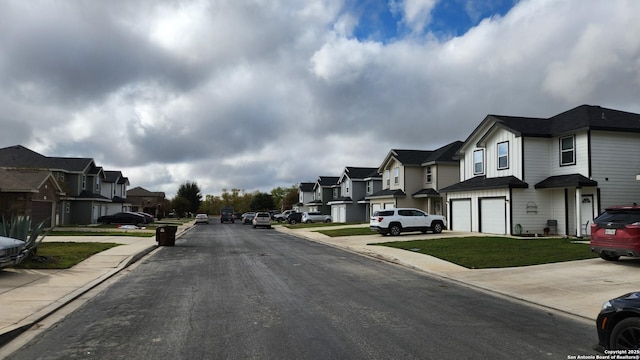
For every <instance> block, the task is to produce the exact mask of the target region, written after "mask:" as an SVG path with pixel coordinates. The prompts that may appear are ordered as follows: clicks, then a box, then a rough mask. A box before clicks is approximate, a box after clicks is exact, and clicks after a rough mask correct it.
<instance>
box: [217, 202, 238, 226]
mask: <svg viewBox="0 0 640 360" xmlns="http://www.w3.org/2000/svg"><path fill="white" fill-rule="evenodd" d="M225 222H231V223H234V222H235V218H234V216H233V206H223V207H222V208H221V209H220V223H225Z"/></svg>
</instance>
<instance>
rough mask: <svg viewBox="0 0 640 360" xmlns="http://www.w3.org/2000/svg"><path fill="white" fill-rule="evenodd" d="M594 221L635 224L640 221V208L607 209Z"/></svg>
mask: <svg viewBox="0 0 640 360" xmlns="http://www.w3.org/2000/svg"><path fill="white" fill-rule="evenodd" d="M594 222H595V223H596V224H606V223H618V224H633V223H637V222H640V210H630V209H624V210H607V211H605V212H604V213H602V215H600V216H598V217H597V218H596V219H595V220H594Z"/></svg>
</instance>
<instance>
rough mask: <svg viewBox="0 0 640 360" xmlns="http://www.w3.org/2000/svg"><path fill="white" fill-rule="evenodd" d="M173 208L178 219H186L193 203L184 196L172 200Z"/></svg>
mask: <svg viewBox="0 0 640 360" xmlns="http://www.w3.org/2000/svg"><path fill="white" fill-rule="evenodd" d="M171 208H172V209H174V210H175V211H176V213H177V214H178V217H184V215H185V214H186V213H187V212H189V210H190V209H191V202H190V201H189V200H187V199H186V198H183V197H182V196H176V197H174V198H173V200H171Z"/></svg>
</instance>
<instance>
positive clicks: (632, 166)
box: [591, 131, 640, 212]
mask: <svg viewBox="0 0 640 360" xmlns="http://www.w3.org/2000/svg"><path fill="white" fill-rule="evenodd" d="M639 154H640V136H639V135H638V134H632V133H620V132H604V131H593V132H592V133H591V170H592V178H593V180H595V181H597V182H598V187H599V188H600V194H601V195H600V209H597V212H601V211H602V210H603V209H604V208H605V207H607V206H611V205H618V204H629V203H632V202H640V181H637V180H636V174H638V173H640V156H639Z"/></svg>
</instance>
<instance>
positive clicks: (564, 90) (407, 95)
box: [0, 0, 640, 197]
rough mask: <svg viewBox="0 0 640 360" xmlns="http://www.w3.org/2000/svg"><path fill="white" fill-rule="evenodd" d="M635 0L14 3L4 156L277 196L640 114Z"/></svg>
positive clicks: (0, 11)
mask: <svg viewBox="0 0 640 360" xmlns="http://www.w3.org/2000/svg"><path fill="white" fill-rule="evenodd" d="M638 14H640V1H636V0H626V1H625V0H608V1H604V0H562V1H558V0H521V1H518V0H209V1H204V0H203V1H197V0H193V1H189V0H174V1H172V0H110V1H88V0H87V1H83V0H68V1H64V0H34V1H24V0H3V1H0V109H1V111H0V126H1V130H0V147H5V146H11V145H24V146H26V147H28V148H30V149H32V150H34V151H37V152H39V153H42V154H44V155H47V156H74V157H76V156H77V157H90V158H93V159H95V161H96V163H97V165H98V166H102V167H104V168H105V169H106V170H121V171H123V173H124V174H125V176H128V177H129V179H130V182H131V187H135V186H142V187H144V188H146V189H148V190H151V191H164V192H166V193H167V196H168V197H172V196H173V195H175V192H176V191H177V189H178V187H179V185H180V184H183V183H184V182H186V181H195V182H196V183H197V184H198V185H199V186H200V188H201V190H202V193H203V194H211V195H219V194H220V193H221V191H222V189H223V188H227V189H232V188H238V189H244V190H246V191H248V192H252V191H255V190H259V191H266V192H268V191H270V190H271V189H272V188H274V187H277V186H284V187H288V186H290V185H292V184H295V183H298V182H305V181H315V180H316V179H317V177H318V176H320V175H324V176H338V175H340V173H341V172H342V170H343V169H344V167H345V166H370V167H377V166H379V165H380V163H381V162H382V160H383V159H384V157H385V155H386V154H387V153H388V152H389V150H390V149H392V148H401V149H421V150H429V149H435V148H438V147H440V146H442V145H445V144H447V143H450V142H452V141H455V140H464V139H466V137H467V136H468V135H469V133H470V132H471V131H472V130H473V129H474V128H475V127H476V126H477V125H478V123H479V122H481V121H482V120H483V119H484V117H485V116H486V115H487V114H500V115H514V116H516V115H517V116H535V117H550V116H553V115H555V114H558V113H560V112H563V111H565V110H568V109H571V108H573V107H575V106H578V105H581V104H590V105H600V106H604V107H609V108H614V109H619V110H624V111H631V112H637V113H640V37H639V36H638V35H639V34H640V22H639V21H638V20H637V15H638Z"/></svg>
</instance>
